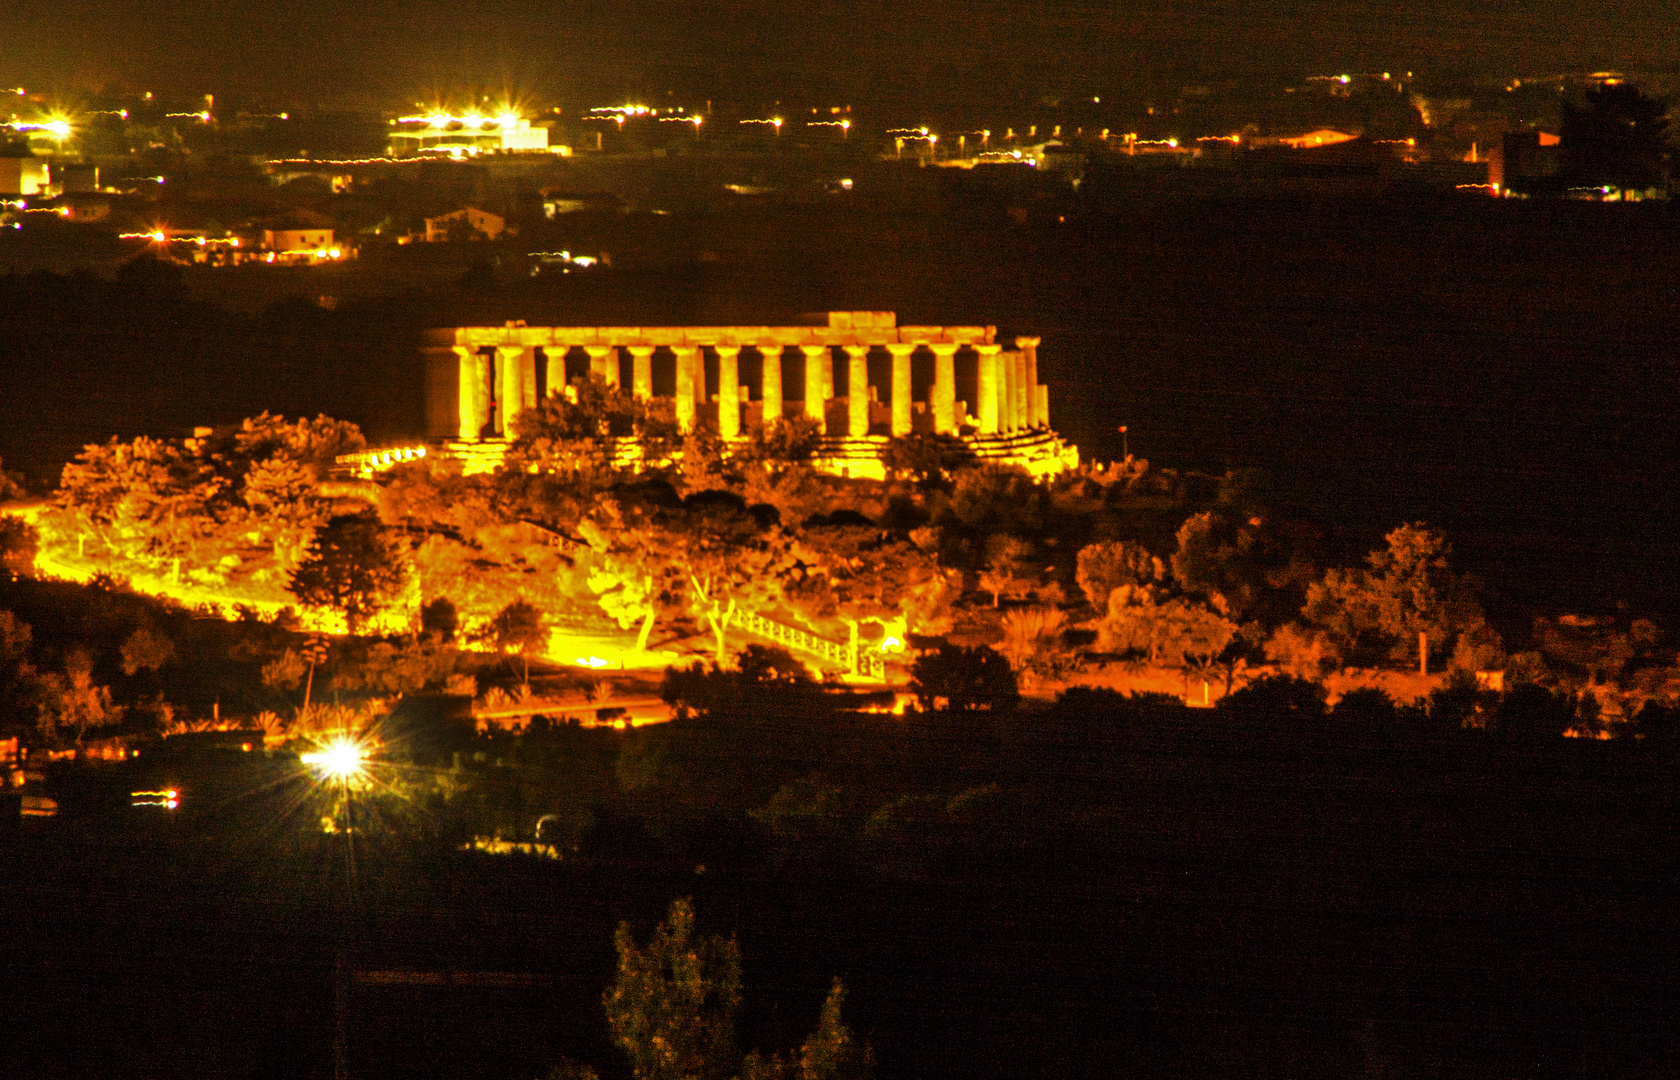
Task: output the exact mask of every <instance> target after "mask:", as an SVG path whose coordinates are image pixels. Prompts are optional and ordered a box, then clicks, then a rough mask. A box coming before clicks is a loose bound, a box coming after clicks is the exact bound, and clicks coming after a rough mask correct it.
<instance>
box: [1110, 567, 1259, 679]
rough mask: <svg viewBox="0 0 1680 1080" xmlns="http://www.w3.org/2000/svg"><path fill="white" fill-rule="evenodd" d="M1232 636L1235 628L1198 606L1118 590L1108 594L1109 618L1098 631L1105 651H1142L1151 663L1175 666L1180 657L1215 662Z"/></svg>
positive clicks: (1128, 588)
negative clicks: (1205, 659)
mask: <svg viewBox="0 0 1680 1080" xmlns="http://www.w3.org/2000/svg"><path fill="white" fill-rule="evenodd" d="M1236 632H1237V626H1236V624H1235V623H1233V622H1231V621H1230V620H1229V619H1226V618H1225V617H1224V616H1222V615H1220V614H1218V613H1217V612H1214V611H1210V610H1209V609H1208V608H1206V607H1204V606H1203V605H1201V604H1198V603H1195V602H1193V601H1190V600H1186V599H1184V598H1182V597H1176V596H1175V597H1173V598H1171V599H1168V600H1161V599H1159V598H1158V597H1157V596H1156V594H1155V592H1154V590H1153V589H1149V588H1147V587H1144V586H1136V587H1134V586H1130V585H1122V586H1120V587H1119V588H1117V589H1115V590H1114V591H1113V592H1112V593H1110V594H1109V598H1108V614H1107V616H1106V617H1105V618H1104V619H1103V620H1102V622H1101V623H1100V624H1099V625H1098V627H1097V646H1098V647H1099V648H1101V649H1103V650H1104V651H1107V652H1141V653H1143V654H1144V655H1146V656H1147V657H1148V658H1149V662H1150V663H1151V664H1167V665H1170V666H1174V667H1176V666H1178V665H1180V664H1183V663H1184V660H1185V657H1187V656H1192V657H1208V658H1211V657H1215V656H1218V655H1219V654H1220V653H1221V652H1223V651H1224V649H1225V647H1226V646H1227V645H1229V644H1230V643H1231V639H1232V637H1234V636H1235V634H1236Z"/></svg>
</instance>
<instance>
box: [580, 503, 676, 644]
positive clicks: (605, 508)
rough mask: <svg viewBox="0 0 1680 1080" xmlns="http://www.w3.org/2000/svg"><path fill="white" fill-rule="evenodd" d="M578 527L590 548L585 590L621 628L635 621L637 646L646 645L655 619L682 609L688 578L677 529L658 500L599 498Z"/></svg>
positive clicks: (630, 625) (626, 627)
mask: <svg viewBox="0 0 1680 1080" xmlns="http://www.w3.org/2000/svg"><path fill="white" fill-rule="evenodd" d="M673 495H674V493H673ZM678 505H679V506H680V502H679V504H678ZM578 533H579V535H580V536H582V537H583V539H584V542H585V543H587V544H588V545H589V548H590V561H589V569H588V578H587V581H588V587H589V590H590V591H591V592H592V593H594V594H595V597H596V602H597V603H599V604H600V605H601V610H602V611H605V612H606V613H607V614H608V615H610V616H612V618H613V619H615V620H616V621H617V622H618V625H619V626H620V627H621V628H623V629H626V630H628V629H629V628H630V627H632V626H638V627H639V628H638V630H637V632H636V651H637V652H642V651H644V650H646V649H647V644H648V639H649V637H650V636H651V635H652V633H653V627H654V623H655V621H656V620H657V619H658V618H659V617H660V616H662V615H663V616H670V615H673V614H676V613H677V612H679V611H681V610H682V609H683V601H684V597H685V596H686V594H687V591H688V581H687V579H686V575H685V573H684V563H683V544H682V537H681V534H680V532H676V531H673V530H671V529H668V528H666V527H665V513H664V508H662V507H660V506H658V505H647V504H637V503H620V502H619V501H618V500H616V499H612V498H603V499H602V500H601V501H600V502H599V503H598V504H597V505H596V507H595V510H594V511H593V513H592V514H591V515H590V516H589V517H586V518H584V519H583V520H582V521H580V522H579V523H578Z"/></svg>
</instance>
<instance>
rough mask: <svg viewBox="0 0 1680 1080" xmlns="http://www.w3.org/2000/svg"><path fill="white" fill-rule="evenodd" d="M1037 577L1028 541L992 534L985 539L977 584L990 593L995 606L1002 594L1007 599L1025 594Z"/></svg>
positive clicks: (1029, 590) (1030, 589)
mask: <svg viewBox="0 0 1680 1080" xmlns="http://www.w3.org/2000/svg"><path fill="white" fill-rule="evenodd" d="M1037 580H1038V575H1037V573H1035V572H1034V568H1033V560H1032V545H1031V544H1028V543H1027V542H1026V541H1024V540H1019V539H1017V538H1015V537H1013V536H993V537H991V538H990V539H989V540H988V541H987V544H986V569H985V570H983V571H982V572H981V574H980V587H981V588H982V589H984V590H985V591H986V592H989V593H991V594H992V606H993V607H994V608H995V607H997V606H998V604H999V602H1000V601H1001V600H1002V598H1003V597H1005V596H1008V597H1009V598H1010V599H1014V598H1016V597H1019V596H1025V595H1026V594H1027V593H1029V592H1031V591H1032V588H1033V585H1034V583H1035V582H1036V581H1037Z"/></svg>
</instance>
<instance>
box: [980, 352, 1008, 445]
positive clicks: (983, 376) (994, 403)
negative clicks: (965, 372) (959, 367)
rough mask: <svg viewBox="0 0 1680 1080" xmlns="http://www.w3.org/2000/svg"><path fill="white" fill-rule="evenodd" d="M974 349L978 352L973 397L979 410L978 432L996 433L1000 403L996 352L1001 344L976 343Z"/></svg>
mask: <svg viewBox="0 0 1680 1080" xmlns="http://www.w3.org/2000/svg"><path fill="white" fill-rule="evenodd" d="M974 351H975V352H976V353H978V354H979V360H978V361H977V363H976V369H977V373H978V376H979V377H978V378H977V379H976V380H975V382H976V383H977V384H978V390H977V391H976V393H975V395H974V396H975V397H977V398H979V399H980V400H979V401H978V402H977V403H976V408H977V409H978V410H979V416H978V419H979V421H980V434H982V435H996V434H997V432H998V406H999V405H1000V404H1001V401H1000V399H1001V397H1002V394H1001V393H1000V392H999V387H998V381H999V380H998V353H1000V352H1002V351H1003V346H1002V345H976V346H974Z"/></svg>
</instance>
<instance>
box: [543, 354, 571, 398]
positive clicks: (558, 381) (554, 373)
mask: <svg viewBox="0 0 1680 1080" xmlns="http://www.w3.org/2000/svg"><path fill="white" fill-rule="evenodd" d="M571 351H572V347H571V346H570V345H553V346H548V345H545V346H543V355H544V356H545V357H547V359H548V396H549V397H555V396H558V395H561V394H564V393H565V392H566V385H567V382H566V354H567V353H569V352H571Z"/></svg>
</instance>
